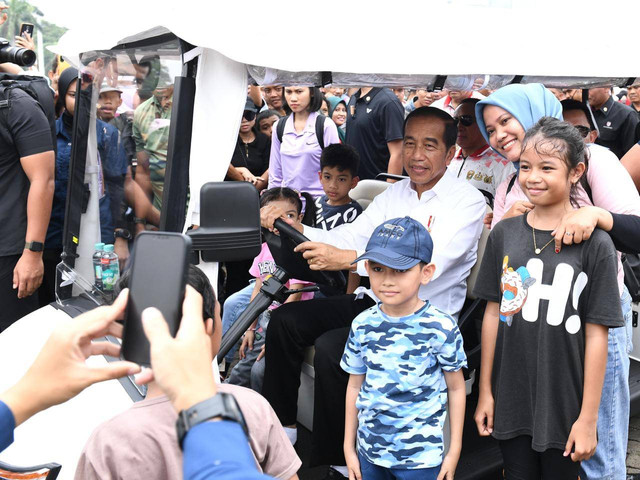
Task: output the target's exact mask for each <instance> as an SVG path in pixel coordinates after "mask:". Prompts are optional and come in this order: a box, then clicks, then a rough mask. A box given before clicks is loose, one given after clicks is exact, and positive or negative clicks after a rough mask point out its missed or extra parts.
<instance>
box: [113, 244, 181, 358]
mask: <svg viewBox="0 0 640 480" xmlns="http://www.w3.org/2000/svg"><path fill="white" fill-rule="evenodd" d="M190 250H191V239H190V238H189V237H187V236H186V235H181V234H179V233H171V232H143V233H140V234H139V235H138V236H137V237H136V240H135V243H134V245H133V253H132V255H131V258H132V261H131V266H130V269H131V272H130V281H129V302H128V304H127V310H126V314H125V321H124V333H123V337H122V350H121V352H122V356H123V357H124V358H125V359H126V360H129V361H132V362H135V363H137V364H138V365H144V366H149V365H150V364H151V360H150V356H149V341H148V340H147V337H146V336H145V334H144V330H143V328H142V312H143V311H144V309H145V308H148V307H155V308H157V309H158V310H160V312H161V313H162V315H163V317H164V318H165V320H166V321H167V323H168V324H169V331H170V332H171V335H172V336H175V335H176V332H177V331H178V327H179V326H180V319H181V318H182V302H183V300H184V292H185V287H186V280H187V273H188V268H189V260H188V259H189V252H190Z"/></svg>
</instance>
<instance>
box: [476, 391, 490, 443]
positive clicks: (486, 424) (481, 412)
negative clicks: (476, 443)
mask: <svg viewBox="0 0 640 480" xmlns="http://www.w3.org/2000/svg"><path fill="white" fill-rule="evenodd" d="M494 408H495V403H494V400H493V395H491V394H490V393H487V394H484V395H483V394H480V397H479V398H478V406H477V407H476V413H475V415H474V419H475V421H476V426H477V427H478V433H479V434H480V436H481V437H488V436H489V435H491V434H492V433H493V410H494Z"/></svg>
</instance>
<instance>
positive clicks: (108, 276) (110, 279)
mask: <svg viewBox="0 0 640 480" xmlns="http://www.w3.org/2000/svg"><path fill="white" fill-rule="evenodd" d="M101 264H102V289H103V290H104V291H105V292H106V293H107V294H113V290H114V287H115V285H116V283H117V282H118V280H119V279H120V265H119V264H118V255H116V253H115V252H114V251H113V245H111V244H108V245H105V246H104V252H103V254H102V258H101Z"/></svg>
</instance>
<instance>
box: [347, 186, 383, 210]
mask: <svg viewBox="0 0 640 480" xmlns="http://www.w3.org/2000/svg"><path fill="white" fill-rule="evenodd" d="M389 186H391V183H389V182H383V181H380V180H370V179H365V180H360V181H359V182H358V185H356V186H355V188H353V189H351V191H350V192H349V196H350V197H351V198H352V199H353V200H355V201H356V202H358V203H359V204H360V206H361V207H362V209H363V210H366V208H367V207H368V206H369V205H370V204H371V202H372V201H373V199H374V198H375V197H376V196H377V195H379V194H381V193H382V192H384V191H385V190H386V189H387V188H389Z"/></svg>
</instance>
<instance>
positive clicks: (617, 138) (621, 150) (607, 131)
mask: <svg viewBox="0 0 640 480" xmlns="http://www.w3.org/2000/svg"><path fill="white" fill-rule="evenodd" d="M589 103H590V104H591V107H592V108H593V115H594V117H595V119H596V123H597V124H598V130H600V136H599V137H598V139H597V140H596V143H597V144H598V145H602V146H603V147H608V148H609V149H610V150H611V151H612V152H613V153H615V154H616V156H617V157H618V158H622V157H623V156H624V154H625V153H627V151H629V149H630V148H631V147H633V145H634V144H635V143H636V142H637V141H638V139H637V138H636V126H637V125H638V114H637V113H636V112H635V111H634V110H633V109H632V108H631V107H628V106H626V105H623V104H622V103H620V102H616V101H615V100H614V99H613V97H612V96H611V87H604V88H592V89H590V90H589Z"/></svg>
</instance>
